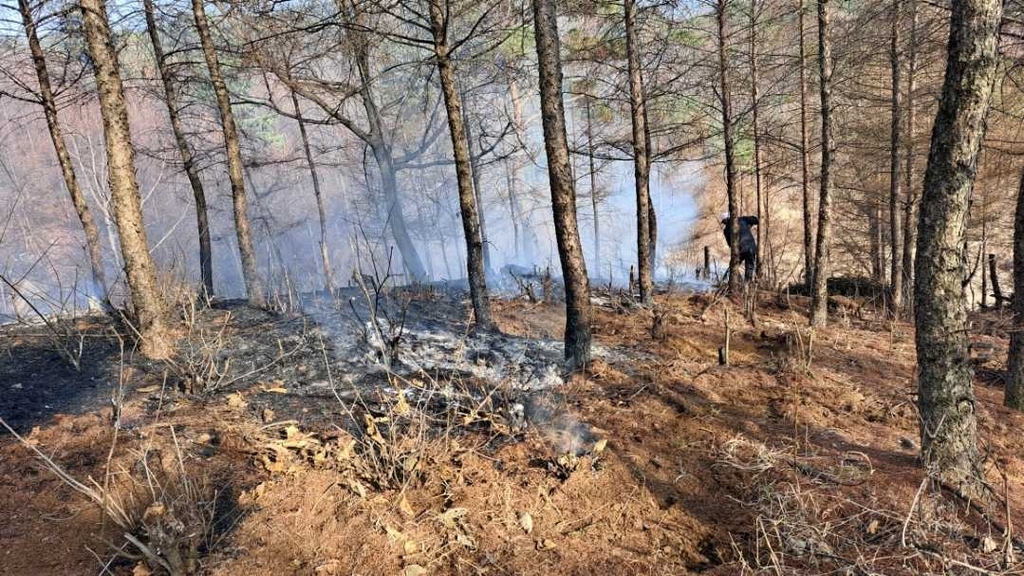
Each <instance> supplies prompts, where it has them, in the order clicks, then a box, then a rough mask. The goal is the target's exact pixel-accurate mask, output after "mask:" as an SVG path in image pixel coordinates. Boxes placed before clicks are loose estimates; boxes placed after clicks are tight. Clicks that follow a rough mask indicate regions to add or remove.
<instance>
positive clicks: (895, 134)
mask: <svg viewBox="0 0 1024 576" xmlns="http://www.w3.org/2000/svg"><path fill="white" fill-rule="evenodd" d="M900 14H901V10H900V0H893V2H892V34H891V37H890V39H889V40H890V42H889V65H890V66H891V67H892V92H891V95H892V98H891V100H892V134H891V136H892V137H891V140H890V141H891V144H890V146H889V233H890V237H889V238H890V248H891V252H890V264H891V268H890V271H889V295H890V298H891V302H890V308H891V313H892V315H893V316H894V317H898V316H899V314H900V310H901V308H902V306H903V267H902V244H901V242H902V238H901V236H902V234H901V233H900V232H901V230H900V201H901V196H902V194H901V192H900V184H901V182H900V162H901V159H900V152H901V150H902V149H903V133H902V131H901V127H902V124H903V111H902V110H901V108H902V106H901V102H900V88H901V86H900V85H901V83H902V82H901V80H900V72H901V71H900Z"/></svg>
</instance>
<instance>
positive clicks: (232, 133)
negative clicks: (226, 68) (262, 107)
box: [192, 0, 266, 306]
mask: <svg viewBox="0 0 1024 576" xmlns="http://www.w3.org/2000/svg"><path fill="white" fill-rule="evenodd" d="M203 2H204V0H192V16H193V18H194V19H195V22H196V31H197V32H198V34H199V42H200V44H202V47H203V57H204V59H205V60H206V67H207V69H208V70H209V72H210V83H211V84H212V85H213V93H214V95H216V97H217V110H218V111H219V113H220V121H221V128H222V130H223V132H224V151H225V154H226V158H227V165H228V179H229V180H230V181H231V200H232V208H233V212H234V216H235V234H236V236H237V238H238V253H239V255H240V256H241V259H242V278H243V280H244V281H245V293H246V296H247V297H248V298H249V303H250V304H252V305H253V306H263V305H264V303H265V302H266V298H265V295H264V294H263V286H262V283H261V282H260V277H259V269H258V265H257V260H256V250H255V249H254V248H253V243H252V232H251V231H250V230H249V214H248V205H249V201H248V199H247V198H246V196H245V180H244V174H243V166H242V145H241V142H240V141H239V139H238V127H237V126H235V115H234V113H233V112H232V111H231V96H230V95H229V94H228V86H227V84H226V83H225V82H224V76H223V75H222V74H221V70H220V62H219V60H218V58H217V49H216V47H215V46H214V45H213V35H212V34H211V33H210V24H209V21H208V20H207V18H206V8H205V7H204V6H203Z"/></svg>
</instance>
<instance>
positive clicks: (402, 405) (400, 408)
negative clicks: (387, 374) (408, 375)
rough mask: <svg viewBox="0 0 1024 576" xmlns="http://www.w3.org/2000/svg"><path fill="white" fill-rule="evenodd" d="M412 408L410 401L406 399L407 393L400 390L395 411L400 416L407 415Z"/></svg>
mask: <svg viewBox="0 0 1024 576" xmlns="http://www.w3.org/2000/svg"><path fill="white" fill-rule="evenodd" d="M410 410H412V408H410V407H409V403H408V402H407V401H406V400H405V394H404V393H402V391H399V392H398V402H397V403H396V404H395V412H397V413H398V415H399V416H405V415H406V414H408V413H409V411H410Z"/></svg>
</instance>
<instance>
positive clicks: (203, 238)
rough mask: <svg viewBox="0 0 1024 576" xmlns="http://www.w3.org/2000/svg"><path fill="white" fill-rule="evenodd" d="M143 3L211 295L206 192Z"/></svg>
mask: <svg viewBox="0 0 1024 576" xmlns="http://www.w3.org/2000/svg"><path fill="white" fill-rule="evenodd" d="M142 4H143V10H144V11H145V14H146V29H147V31H148V32H149V39H150V42H152V44H153V56H154V58H155V60H156V67H157V70H159V72H160V80H161V82H162V83H163V87H164V102H165V103H166V104H167V113H168V115H169V116H170V119H171V132H173V133H174V142H175V143H176V144H177V146H178V152H179V153H180V154H181V163H182V165H183V166H184V168H185V175H186V176H187V177H188V182H189V184H190V185H191V186H192V197H193V198H194V199H195V203H196V226H197V229H198V231H199V270H200V274H201V276H202V279H203V288H204V289H205V290H206V295H207V297H210V296H213V247H212V243H211V241H210V219H209V215H208V213H207V208H206V192H205V191H204V190H203V182H202V180H200V179H199V170H198V169H197V168H196V164H195V158H194V157H193V156H192V148H191V147H190V146H189V145H188V141H187V140H186V138H185V129H184V127H183V126H182V124H181V118H180V117H179V116H178V88H177V87H176V86H175V85H174V79H173V78H172V77H171V71H170V68H169V67H168V66H167V60H166V57H165V55H164V48H163V44H162V43H161V41H160V31H159V29H158V28H157V25H156V17H155V15H154V11H153V0H143V3H142Z"/></svg>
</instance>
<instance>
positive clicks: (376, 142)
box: [347, 13, 427, 282]
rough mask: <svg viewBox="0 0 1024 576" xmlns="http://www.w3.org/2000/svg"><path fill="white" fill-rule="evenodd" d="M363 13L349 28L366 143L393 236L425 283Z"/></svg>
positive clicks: (418, 279)
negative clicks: (375, 82) (376, 88)
mask: <svg viewBox="0 0 1024 576" xmlns="http://www.w3.org/2000/svg"><path fill="white" fill-rule="evenodd" d="M359 16H360V14H359V13H356V21H355V22H352V23H351V24H352V25H353V28H351V29H349V30H348V32H347V33H348V35H349V38H350V39H351V41H352V43H353V48H354V50H355V54H354V56H355V62H356V68H357V70H358V73H359V79H360V81H361V85H360V88H359V95H360V98H361V99H362V104H363V111H364V112H366V120H367V124H368V125H369V130H368V131H367V133H366V134H365V135H364V139H365V140H366V143H367V144H368V145H369V146H370V150H371V151H372V152H373V159H374V161H376V163H377V169H378V170H379V171H380V176H381V188H382V191H383V193H384V200H385V201H386V202H387V215H386V219H385V222H386V223H387V225H388V227H389V228H390V229H391V235H392V237H393V238H394V239H395V245H396V246H397V247H398V252H399V254H401V255H402V264H403V266H404V267H405V270H406V272H408V273H409V276H410V277H411V278H412V280H413V282H424V281H426V279H427V271H426V268H424V267H423V260H422V259H421V258H420V255H419V252H418V251H417V250H416V246H415V245H414V244H413V241H412V236H411V235H410V234H409V227H408V225H407V223H406V219H405V209H404V207H403V204H402V198H401V196H400V194H399V190H398V170H397V168H396V166H395V157H394V151H393V149H392V146H391V144H390V142H389V140H388V138H387V136H386V132H385V129H384V121H383V119H382V118H381V113H380V108H378V106H377V101H376V99H375V98H374V93H373V85H372V79H373V77H372V74H371V72H370V54H369V50H368V47H367V40H366V38H365V37H364V32H362V31H360V29H359V27H361V26H363V24H362V23H361V22H360V21H359Z"/></svg>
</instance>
